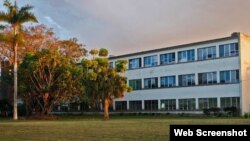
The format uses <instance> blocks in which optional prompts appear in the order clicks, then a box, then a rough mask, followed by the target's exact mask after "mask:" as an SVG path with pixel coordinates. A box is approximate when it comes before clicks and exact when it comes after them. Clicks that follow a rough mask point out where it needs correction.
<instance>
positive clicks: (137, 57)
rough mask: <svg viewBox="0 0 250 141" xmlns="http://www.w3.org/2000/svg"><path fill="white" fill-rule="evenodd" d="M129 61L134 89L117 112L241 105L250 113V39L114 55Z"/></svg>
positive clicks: (233, 38) (115, 104) (117, 106)
mask: <svg viewBox="0 0 250 141" xmlns="http://www.w3.org/2000/svg"><path fill="white" fill-rule="evenodd" d="M117 60H128V62H129V63H128V70H127V72H126V74H125V75H126V76H127V77H128V82H127V83H128V84H129V85H130V86H131V87H132V88H133V91H132V92H131V93H128V94H126V95H125V97H124V98H121V99H115V100H114V101H113V108H114V110H115V111H120V110H124V111H155V110H162V111H191V112H192V111H202V109H204V108H212V107H218V108H225V107H237V108H238V109H239V110H240V112H241V114H244V113H249V112H250V37H249V36H247V35H245V34H242V33H233V34H232V35H231V36H229V37H225V38H219V39H213V40H208V41H201V42H196V43H190V44H185V45H178V46H172V47H166V48H160V49H155V50H149V51H143V52H137V53H131V54H126V55H121V56H112V57H110V65H112V66H113V67H114V64H115V61H117Z"/></svg>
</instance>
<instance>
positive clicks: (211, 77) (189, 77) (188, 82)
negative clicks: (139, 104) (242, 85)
mask: <svg viewBox="0 0 250 141" xmlns="http://www.w3.org/2000/svg"><path fill="white" fill-rule="evenodd" d="M178 81H179V86H181V87H184V86H194V85H195V74H185V75H179V76H178ZM237 82H239V70H228V71H220V83H237ZM198 84H199V85H212V84H217V72H206V73H198ZM129 86H130V87H132V88H133V90H140V89H142V79H134V80H129ZM174 86H177V85H176V76H164V77H160V87H161V88H167V87H174ZM153 88H158V77H153V78H145V79H144V89H153Z"/></svg>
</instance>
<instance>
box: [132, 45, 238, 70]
mask: <svg viewBox="0 0 250 141" xmlns="http://www.w3.org/2000/svg"><path fill="white" fill-rule="evenodd" d="M197 53H198V56H197V59H198V60H207V59H214V58H216V46H212V47H205V48H199V49H198V50H197ZM238 53H239V47H238V43H231V44H224V45H219V56H220V57H230V56H237V55H238ZM143 59H144V62H143V64H144V67H152V66H157V64H158V56H157V55H152V56H146V57H144V58H143ZM191 61H195V50H194V49H190V50H184V51H179V52H178V62H191ZM173 63H176V55H175V52H171V53H166V54H160V65H164V64H173ZM140 67H142V59H141V58H134V59H129V69H136V68H140Z"/></svg>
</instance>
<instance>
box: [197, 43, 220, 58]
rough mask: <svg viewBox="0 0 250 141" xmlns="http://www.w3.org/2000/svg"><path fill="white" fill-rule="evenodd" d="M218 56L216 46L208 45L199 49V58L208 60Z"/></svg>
mask: <svg viewBox="0 0 250 141" xmlns="http://www.w3.org/2000/svg"><path fill="white" fill-rule="evenodd" d="M213 58H216V47H215V46H214V47H206V48H199V49H198V60H207V59H213Z"/></svg>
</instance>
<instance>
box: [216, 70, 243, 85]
mask: <svg viewBox="0 0 250 141" xmlns="http://www.w3.org/2000/svg"><path fill="white" fill-rule="evenodd" d="M237 82H239V70H230V71H221V72H220V83H237Z"/></svg>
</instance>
